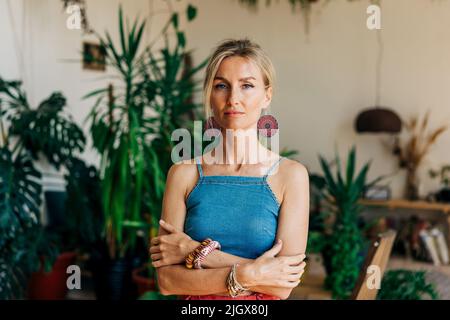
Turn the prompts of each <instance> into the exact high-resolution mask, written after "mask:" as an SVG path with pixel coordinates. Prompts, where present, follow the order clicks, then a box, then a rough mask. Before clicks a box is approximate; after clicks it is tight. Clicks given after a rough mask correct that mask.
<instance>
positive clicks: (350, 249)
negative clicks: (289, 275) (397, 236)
mask: <svg viewBox="0 0 450 320" xmlns="http://www.w3.org/2000/svg"><path fill="white" fill-rule="evenodd" d="M355 164H356V151H355V147H352V149H351V150H350V152H349V154H348V159H347V167H346V171H345V173H344V172H343V171H342V169H341V161H340V157H339V155H336V175H335V176H333V174H332V172H331V168H330V165H329V164H328V162H327V161H326V160H325V159H324V158H323V157H322V156H320V165H321V167H322V170H323V172H324V179H325V182H326V186H325V190H324V196H325V199H326V200H325V201H326V202H325V203H326V210H328V212H330V213H332V214H333V215H334V223H333V225H332V230H330V234H328V235H326V245H325V248H324V249H323V250H324V259H325V260H327V258H329V259H328V261H329V263H330V266H329V267H330V268H329V269H330V271H331V272H329V274H328V275H327V279H326V285H327V286H328V287H329V288H331V290H332V292H333V296H334V297H335V298H340V299H345V298H347V297H348V296H349V295H350V294H351V291H352V289H353V287H354V285H355V282H356V280H357V278H358V274H359V271H360V266H361V263H362V260H363V255H362V253H363V251H364V249H365V239H364V236H363V232H362V230H361V229H360V227H359V214H360V212H361V210H362V207H361V205H360V204H359V203H358V201H359V199H360V198H361V196H362V195H363V192H364V191H365V189H366V188H368V187H370V186H372V185H374V184H375V183H377V182H378V181H379V180H380V179H382V178H383V177H379V178H377V179H375V180H374V181H373V182H371V183H367V182H366V180H367V173H368V171H369V168H370V162H368V163H366V164H365V165H364V166H363V168H362V169H361V171H359V172H358V173H357V172H356V170H355Z"/></svg>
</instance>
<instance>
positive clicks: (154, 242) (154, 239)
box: [150, 237, 160, 246]
mask: <svg viewBox="0 0 450 320" xmlns="http://www.w3.org/2000/svg"><path fill="white" fill-rule="evenodd" d="M159 242H160V239H159V237H154V238H152V240H150V244H151V245H154V246H156V245H158V244H159Z"/></svg>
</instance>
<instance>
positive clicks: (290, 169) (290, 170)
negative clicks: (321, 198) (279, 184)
mask: <svg viewBox="0 0 450 320" xmlns="http://www.w3.org/2000/svg"><path fill="white" fill-rule="evenodd" d="M280 174H281V178H282V180H283V182H284V184H285V186H286V187H287V188H289V187H290V186H297V187H298V186H305V185H306V186H307V185H309V174H308V170H307V169H306V167H305V166H304V165H303V164H302V163H300V162H298V161H295V160H291V159H285V160H284V161H283V163H282V165H281V166H280Z"/></svg>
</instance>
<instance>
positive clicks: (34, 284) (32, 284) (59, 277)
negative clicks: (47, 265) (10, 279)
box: [28, 252, 77, 300]
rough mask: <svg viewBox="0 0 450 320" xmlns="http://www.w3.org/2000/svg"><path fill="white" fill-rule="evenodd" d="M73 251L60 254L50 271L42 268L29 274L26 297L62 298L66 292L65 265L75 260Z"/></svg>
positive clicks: (34, 298)
mask: <svg viewBox="0 0 450 320" xmlns="http://www.w3.org/2000/svg"><path fill="white" fill-rule="evenodd" d="M76 256H77V254H76V253H75V252H64V253H62V254H60V255H59V256H58V258H57V260H56V261H55V264H54V265H53V268H52V271H50V272H48V273H45V272H44V271H43V270H41V271H39V272H35V273H33V274H32V275H31V278H30V281H29V282H28V298H29V299H32V300H63V299H65V297H66V294H67V284H66V281H67V276H68V274H67V267H68V266H70V265H71V264H73V263H74V262H75V258H76Z"/></svg>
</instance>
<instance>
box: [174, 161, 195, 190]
mask: <svg viewBox="0 0 450 320" xmlns="http://www.w3.org/2000/svg"><path fill="white" fill-rule="evenodd" d="M198 177H199V174H198V169H197V164H196V163H195V161H192V160H184V161H180V162H177V163H174V164H173V165H172V166H171V167H170V169H169V172H168V174H167V187H171V188H175V189H177V190H180V191H181V190H182V191H183V193H184V194H185V195H187V194H188V193H189V192H190V191H191V190H192V188H193V187H194V186H195V184H196V182H197V180H198Z"/></svg>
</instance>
